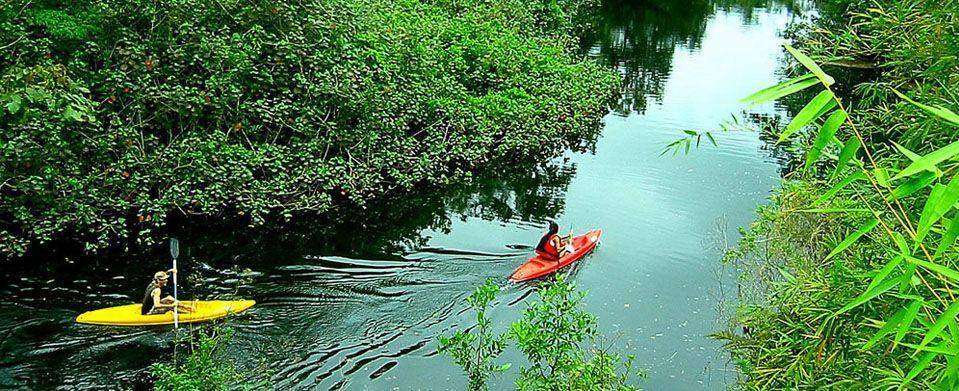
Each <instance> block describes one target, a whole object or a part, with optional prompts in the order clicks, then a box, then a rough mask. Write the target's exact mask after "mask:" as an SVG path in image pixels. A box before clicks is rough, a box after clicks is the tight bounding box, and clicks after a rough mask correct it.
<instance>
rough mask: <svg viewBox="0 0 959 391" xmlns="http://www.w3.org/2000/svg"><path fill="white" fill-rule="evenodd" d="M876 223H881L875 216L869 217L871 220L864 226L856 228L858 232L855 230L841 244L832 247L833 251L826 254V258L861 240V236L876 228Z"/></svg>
mask: <svg viewBox="0 0 959 391" xmlns="http://www.w3.org/2000/svg"><path fill="white" fill-rule="evenodd" d="M876 225H879V220H877V219H875V218H872V219H869V221H867V222H866V224H863V225H862V227H859V229H858V230H856V232H853V233H852V234H851V235H849V236H847V237H846V238H845V239H843V240H842V242H840V243H839V245H837V246H836V248H834V249H832V251H830V252H829V255H826V258H825V259H824V260H828V259H829V258H832V257H833V256H834V255H836V254H839V253H840V252H842V251H843V250H845V249H846V248H848V247H849V246H851V245H852V244H853V243H855V242H856V240H859V238H860V237H862V236H863V235H865V234H867V233H869V231H872V229H873V228H876Z"/></svg>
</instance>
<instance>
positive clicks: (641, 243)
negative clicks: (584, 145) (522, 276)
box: [0, 1, 794, 390]
mask: <svg viewBox="0 0 959 391" xmlns="http://www.w3.org/2000/svg"><path fill="white" fill-rule="evenodd" d="M736 3H737V4H740V3H744V2H736ZM745 3H748V2H745ZM793 17H794V16H792V13H791V11H790V10H789V9H787V8H783V7H778V6H771V5H768V4H767V5H763V6H756V7H747V8H744V7H742V6H741V5H737V6H723V5H721V4H719V5H717V4H714V3H709V2H706V1H692V2H688V1H650V2H648V4H647V3H646V2H635V3H629V2H611V3H607V4H606V6H605V9H604V11H603V12H602V13H601V14H600V15H597V20H596V21H595V29H594V30H593V31H592V32H591V33H590V34H589V36H587V37H584V42H585V43H584V48H585V50H587V52H588V53H589V54H590V55H591V56H595V57H596V58H597V59H599V60H600V61H603V62H605V63H607V64H609V65H610V66H613V67H616V69H617V70H619V71H620V73H621V74H622V75H623V77H624V80H625V83H624V94H623V96H624V98H623V99H622V100H621V102H620V104H619V105H618V107H617V108H616V109H615V110H613V111H612V112H611V113H609V115H607V116H606V118H605V127H604V129H603V131H602V134H601V135H600V136H599V138H598V139H597V140H596V143H595V149H594V151H592V152H590V153H568V154H567V155H565V156H563V157H561V158H559V159H556V160H555V161H554V162H552V163H551V164H548V165H547V166H546V167H533V166H528V167H527V166H521V165H520V166H511V167H509V170H498V171H499V172H500V174H497V175H488V176H485V177H483V178H482V179H480V180H478V181H476V183H475V184H472V185H469V186H463V187H460V188H453V189H446V190H444V191H442V192H435V193H432V194H419V195H416V196H411V197H405V199H401V200H393V201H390V202H389V203H386V204H384V205H377V206H375V207H371V208H369V209H367V210H365V211H357V212H350V213H348V214H345V215H340V216H336V217H335V219H336V220H338V221H331V222H322V223H320V222H313V221H301V222H296V223H295V224H294V226H293V227H285V228H284V229H283V230H277V231H271V230H269V229H266V230H262V231H257V232H256V233H250V232H238V231H231V230H223V229H197V230H196V231H195V232H194V231H188V230H184V232H182V233H181V234H180V237H181V248H182V256H181V267H180V270H181V281H182V282H181V286H183V287H184V291H185V292H186V293H185V295H186V296H188V297H189V296H193V295H195V296H196V297H200V298H211V297H246V298H252V299H255V300H257V302H258V304H257V306H256V307H254V308H253V309H252V310H250V311H249V312H248V313H247V314H246V315H244V316H241V317H239V318H238V319H235V320H233V321H231V322H230V324H231V326H232V327H233V328H234V329H235V331H236V334H235V337H234V340H233V342H232V343H231V344H230V345H229V348H228V350H229V351H228V353H229V355H230V356H231V357H233V358H234V359H235V361H236V362H237V363H238V364H239V365H240V366H242V367H244V368H250V369H253V370H255V371H257V373H259V374H260V376H262V377H269V378H270V379H271V380H272V381H273V382H275V384H277V385H278V388H281V389H328V388H340V389H371V390H381V389H401V390H407V389H437V390H442V389H462V388H463V386H464V385H465V381H464V377H463V376H462V375H461V373H460V371H459V369H458V368H457V367H455V366H453V365H452V364H451V363H450V361H449V360H448V359H447V358H445V357H442V356H437V355H436V354H435V350H436V342H435V341H436V338H437V336H438V335H442V334H448V333H450V332H451V330H454V329H455V328H457V327H464V326H467V325H469V324H470V323H469V322H470V317H471V314H469V313H466V312H464V310H465V303H464V301H463V299H464V298H465V296H467V295H468V294H469V292H470V291H471V290H472V289H473V288H474V287H475V286H477V285H479V284H481V283H482V282H483V281H484V280H486V279H487V278H494V279H497V281H500V282H501V283H502V284H503V285H504V286H506V281H505V279H506V276H508V275H509V273H510V272H511V271H512V270H513V269H514V268H515V267H516V266H517V265H519V264H520V263H522V262H523V261H524V260H525V259H526V258H527V257H528V256H529V254H530V252H531V248H530V245H531V244H533V243H535V241H536V240H537V239H538V238H539V235H540V234H541V232H542V231H543V227H544V219H546V218H554V219H556V220H557V221H559V222H560V223H561V225H563V229H564V231H565V230H569V229H572V230H573V231H574V232H583V231H585V230H587V229H590V228H602V229H603V230H604V231H605V234H604V236H603V239H602V243H601V244H600V246H599V247H598V248H597V250H596V251H595V253H594V254H593V255H591V256H589V257H588V258H586V259H585V260H584V261H582V262H580V263H579V264H578V266H577V267H576V268H575V270H574V271H573V276H572V277H571V279H572V280H574V281H575V282H576V283H577V284H578V286H579V287H580V288H582V289H584V290H587V291H588V292H589V294H588V297H587V306H588V309H589V310H590V311H591V312H592V313H594V314H595V315H597V316H598V317H599V319H600V326H601V330H602V331H603V332H604V333H605V334H606V335H607V336H609V338H610V341H612V343H613V344H614V346H616V348H617V349H619V350H621V351H625V352H631V353H634V354H635V355H636V357H637V363H638V364H639V365H640V366H641V367H642V368H644V369H645V370H646V371H647V372H648V378H647V379H645V380H639V379H637V381H638V384H640V385H642V386H643V387H644V388H645V389H651V390H680V389H682V390H688V389H717V390H718V389H724V388H725V387H726V386H727V385H728V384H729V383H730V382H731V381H732V380H734V378H735V369H734V367H733V366H732V365H731V364H730V363H729V358H728V354H727V353H725V352H724V351H723V350H722V348H721V346H720V344H719V343H717V342H716V341H713V340H711V339H710V338H708V336H707V335H708V334H709V333H711V332H713V331H717V330H719V329H721V328H722V327H723V326H724V325H723V321H722V319H723V311H724V307H726V306H723V305H722V302H723V299H734V294H730V293H729V292H730V291H733V292H734V289H735V288H734V284H735V275H734V274H733V273H732V272H731V271H725V270H723V269H722V268H721V267H720V262H719V258H720V256H721V252H722V251H721V248H722V246H723V244H724V243H734V242H735V240H736V238H737V235H738V234H737V233H736V232H737V230H736V228H737V227H739V226H744V225H746V224H748V223H749V222H750V220H751V219H752V218H753V216H754V212H753V211H754V209H755V208H756V206H757V205H759V204H761V203H763V202H764V201H765V198H766V197H767V196H768V194H769V192H770V190H771V189H772V188H773V187H774V186H776V184H777V183H778V178H779V169H780V168H779V165H778V164H777V163H776V160H775V159H774V158H773V157H772V152H770V150H769V149H768V146H767V143H765V142H763V141H761V140H760V139H759V136H758V135H757V134H755V133H723V134H720V135H719V136H718V137H717V141H718V142H719V144H720V147H719V148H715V147H712V146H711V145H704V146H703V147H702V148H700V149H699V150H696V151H693V152H692V153H691V154H690V155H689V156H682V155H680V156H671V155H669V154H667V155H664V156H660V153H661V152H662V150H663V148H664V146H665V145H666V144H667V143H669V142H670V141H673V140H675V139H676V138H678V137H680V135H681V131H682V130H684V129H715V128H717V127H718V126H719V125H720V124H721V123H722V122H723V121H724V120H727V119H729V118H730V114H732V113H737V112H740V111H741V110H742V106H741V105H740V104H739V103H738V102H737V101H738V99H739V98H741V97H744V96H746V95H748V94H749V93H750V92H752V91H754V90H756V89H757V88H759V87H762V86H765V85H768V84H771V83H774V82H776V80H778V79H779V77H778V75H777V70H779V69H780V67H781V66H780V62H781V61H782V60H781V59H782V52H781V49H780V45H781V43H782V38H781V37H780V35H779V34H780V32H781V31H782V29H783V28H784V27H785V26H786V24H787V23H788V22H789V20H790V19H791V18H793ZM766 110H767V112H772V111H773V110H775V109H774V108H771V107H770V108H766ZM161 255H162V254H161V253H157V254H155V256H142V257H138V258H136V259H126V260H122V261H121V262H116V261H113V262H104V263H103V265H102V266H101V265H97V267H96V268H94V269H93V270H91V269H90V268H89V267H84V268H82V269H81V268H79V267H76V266H73V265H70V264H66V265H63V264H64V262H62V261H57V262H49V263H47V264H50V265H58V266H56V267H55V268H53V266H50V267H51V269H43V270H37V268H38V266H36V265H32V266H30V267H29V270H30V271H28V272H26V271H21V270H16V269H17V268H7V269H6V271H4V272H0V282H2V284H0V338H2V339H0V388H33V389H48V388H50V389H52V388H65V389H83V388H98V389H102V388H131V387H137V386H138V385H142V384H143V378H144V371H145V368H146V367H148V366H149V365H150V363H152V362H156V361H160V360H167V359H168V358H169V355H170V352H171V349H170V346H171V341H172V333H171V332H170V329H169V328H155V329H123V328H105V327H94V326H84V325H78V324H75V323H73V318H74V317H75V316H76V315H77V314H78V313H79V312H82V311H86V310H90V309H94V308H99V307H104V306H111V305H118V304H122V303H126V302H129V301H131V300H137V299H139V297H138V295H139V294H140V293H141V292H142V289H143V285H145V283H146V279H148V278H149V276H150V275H151V274H152V272H153V271H155V270H159V269H161V268H163V267H165V266H166V263H165V261H163V258H162V257H161ZM82 261H83V263H84V265H89V262H95V261H91V260H82ZM79 263H81V262H80V261H77V264H79ZM110 265H113V266H110ZM115 265H125V266H122V267H117V266H115ZM533 288H534V285H530V284H521V285H512V286H507V287H506V288H505V290H504V292H503V294H502V295H501V296H500V297H499V300H498V301H497V305H496V307H495V309H494V310H493V312H492V314H491V315H492V316H493V317H494V319H495V322H496V325H497V327H498V328H500V329H502V328H504V327H506V325H508V324H509V322H511V321H513V320H515V319H516V318H518V316H519V313H520V312H521V310H522V308H523V307H524V306H525V302H526V301H528V300H530V293H531V290H532V289H533ZM533 296H535V295H533ZM517 356H518V354H517V352H515V351H512V350H510V351H507V352H506V354H505V355H504V360H503V361H514V362H515V361H516V357H517ZM518 368H519V366H518V365H514V366H513V370H512V372H510V373H506V374H504V375H502V376H499V377H497V378H496V379H494V385H493V389H502V388H506V387H508V386H509V385H510V384H511V382H512V381H513V380H514V379H515V376H516V371H517V370H518Z"/></svg>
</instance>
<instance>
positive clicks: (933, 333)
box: [919, 301, 959, 349]
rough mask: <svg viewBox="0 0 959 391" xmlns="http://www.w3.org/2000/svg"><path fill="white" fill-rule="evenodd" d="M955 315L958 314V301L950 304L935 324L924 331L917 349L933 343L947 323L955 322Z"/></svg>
mask: <svg viewBox="0 0 959 391" xmlns="http://www.w3.org/2000/svg"><path fill="white" fill-rule="evenodd" d="M957 314H959V301H957V302H954V303H952V304H951V305H950V306H949V308H947V309H946V310H945V311H943V313H942V315H941V316H939V319H937V320H936V323H933V324H932V327H930V328H929V330H926V334H925V336H924V337H923V338H922V342H919V349H922V348H923V347H924V346H926V345H928V344H929V343H930V342H932V341H935V340H936V337H938V336H939V334H942V330H943V329H945V328H946V325H947V324H948V323H949V322H954V321H955V320H956V315H957Z"/></svg>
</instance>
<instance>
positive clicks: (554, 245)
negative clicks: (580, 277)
mask: <svg viewBox="0 0 959 391" xmlns="http://www.w3.org/2000/svg"><path fill="white" fill-rule="evenodd" d="M558 232H559V224H556V222H555V221H553V220H550V221H549V231H547V232H546V234H544V235H543V237H542V238H541V239H540V240H539V244H537V245H536V254H539V255H540V256H541V257H543V258H547V259H549V260H550V261H559V259H560V258H562V257H563V256H564V255H566V254H568V253H571V252H573V248H572V246H571V245H570V242H569V241H570V238H572V236H573V235H572V234H570V235H569V236H559V235H558V234H557V233H558Z"/></svg>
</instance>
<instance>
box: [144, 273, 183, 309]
mask: <svg viewBox="0 0 959 391" xmlns="http://www.w3.org/2000/svg"><path fill="white" fill-rule="evenodd" d="M170 274H176V269H170V270H167V271H161V272H156V273H154V274H153V281H151V282H150V284H149V285H147V289H146V290H145V291H144V294H143V302H142V305H141V306H140V314H141V315H157V314H162V313H166V312H169V311H173V307H177V310H178V311H179V312H185V313H189V312H193V307H190V306H188V305H186V304H181V303H180V302H179V301H177V300H176V299H174V298H173V295H171V294H170V293H169V291H168V290H167V289H168V288H167V282H168V281H169V279H170V278H169V277H170Z"/></svg>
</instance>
